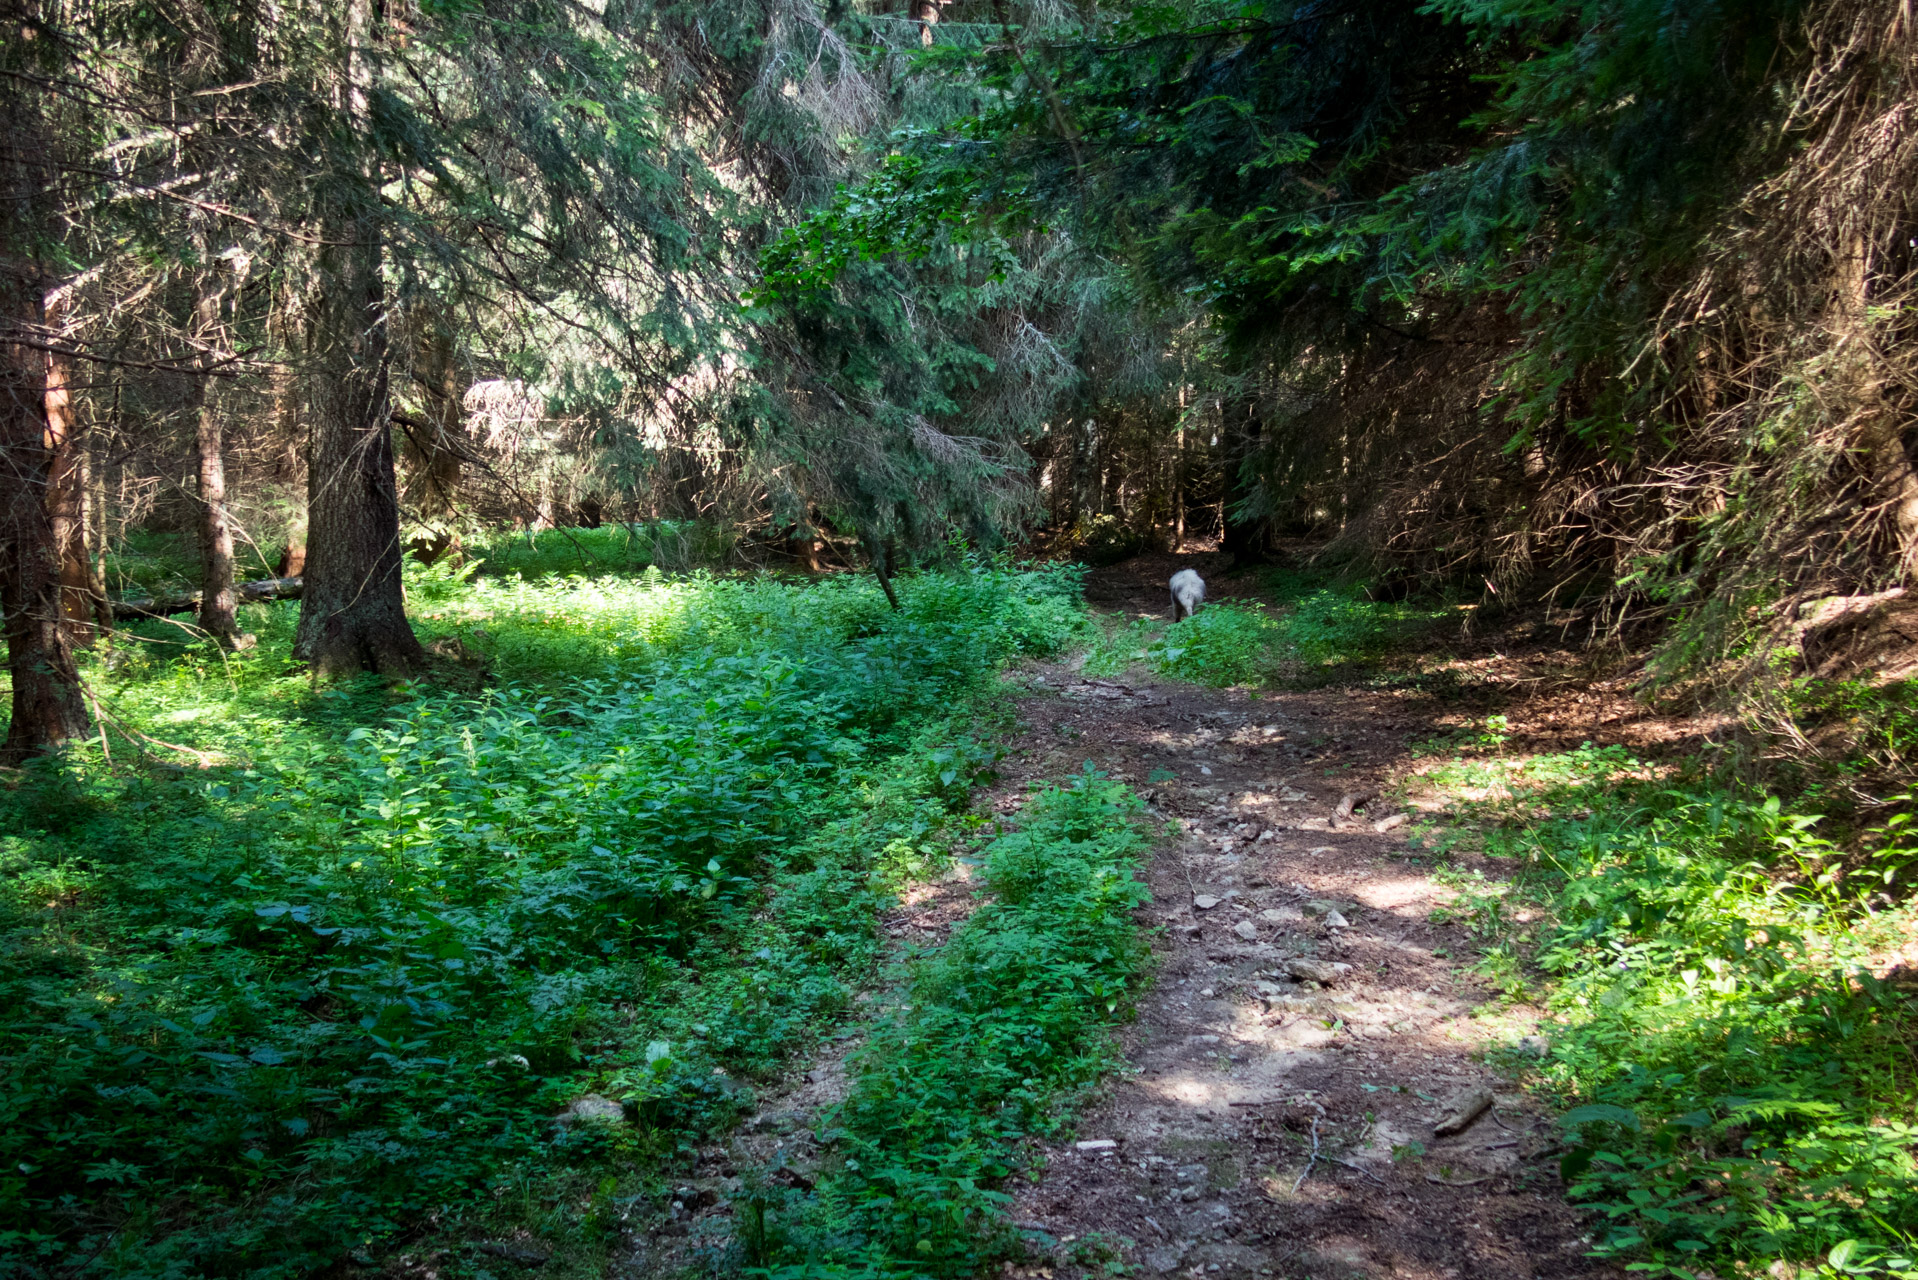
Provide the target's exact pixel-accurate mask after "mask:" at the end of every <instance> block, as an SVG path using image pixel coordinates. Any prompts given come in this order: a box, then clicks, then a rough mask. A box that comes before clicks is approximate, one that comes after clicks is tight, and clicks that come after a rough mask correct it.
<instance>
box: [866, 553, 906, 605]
mask: <svg viewBox="0 0 1918 1280" xmlns="http://www.w3.org/2000/svg"><path fill="white" fill-rule="evenodd" d="M860 542H862V543H863V544H865V548H866V559H867V560H869V561H871V562H872V576H873V577H875V578H877V579H879V589H880V590H881V591H883V592H885V593H886V603H887V604H889V605H891V606H892V610H893V612H894V613H897V612H899V596H898V593H896V592H895V591H894V590H893V589H892V574H891V572H890V567H889V566H888V565H887V563H886V561H887V560H888V559H890V558H891V555H892V544H891V543H890V542H882V541H880V540H879V539H877V538H861V539H860Z"/></svg>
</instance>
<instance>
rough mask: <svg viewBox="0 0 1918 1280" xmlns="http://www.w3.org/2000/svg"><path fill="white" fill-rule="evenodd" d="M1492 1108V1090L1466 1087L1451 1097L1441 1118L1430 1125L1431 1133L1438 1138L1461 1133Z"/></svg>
mask: <svg viewBox="0 0 1918 1280" xmlns="http://www.w3.org/2000/svg"><path fill="white" fill-rule="evenodd" d="M1491 1109H1492V1091H1491V1090H1490V1089H1486V1088H1483V1087H1480V1088H1477V1089H1468V1090H1466V1091H1465V1092H1464V1093H1462V1094H1460V1095H1459V1096H1458V1097H1457V1098H1455V1099H1453V1101H1452V1104H1451V1106H1450V1107H1449V1108H1447V1110H1448V1111H1449V1113H1450V1114H1448V1115H1447V1116H1446V1117H1445V1118H1444V1119H1443V1120H1440V1121H1439V1122H1438V1123H1437V1124H1436V1125H1434V1126H1432V1133H1433V1134H1434V1135H1435V1136H1437V1137H1440V1138H1449V1137H1451V1136H1452V1135H1453V1134H1455V1133H1463V1132H1465V1130H1467V1129H1468V1128H1470V1127H1471V1125H1472V1122H1473V1121H1474V1120H1476V1119H1478V1118H1479V1117H1480V1116H1482V1115H1484V1114H1485V1113H1486V1112H1487V1111H1490V1110H1491Z"/></svg>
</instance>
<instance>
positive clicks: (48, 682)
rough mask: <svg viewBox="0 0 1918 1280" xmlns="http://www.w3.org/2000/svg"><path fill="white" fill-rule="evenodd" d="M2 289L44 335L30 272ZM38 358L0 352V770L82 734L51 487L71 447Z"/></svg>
mask: <svg viewBox="0 0 1918 1280" xmlns="http://www.w3.org/2000/svg"><path fill="white" fill-rule="evenodd" d="M26 265H27V269H25V270H16V271H15V272H13V273H11V275H12V278H10V279H7V280H4V281H0V289H4V290H5V293H6V297H5V299H4V301H5V303H6V304H7V307H6V309H7V311H8V313H10V319H11V320H12V322H13V323H12V326H11V327H13V328H14V329H15V330H16V331H18V332H27V333H33V332H45V331H46V330H45V329H44V328H43V327H42V326H44V325H45V324H46V322H47V316H46V309H45V303H44V295H43V291H44V289H45V285H44V283H43V282H42V281H41V280H39V279H34V278H32V275H31V274H30V273H31V266H30V264H26ZM49 363H50V362H49V359H48V356H47V354H46V353H45V352H40V351H35V350H33V349H31V348H29V347H25V346H19V345H13V344H8V345H6V346H4V347H0V379H4V385H0V629H4V631H5V634H6V639H7V665H8V668H9V670H10V671H11V673H12V676H13V719H12V722H11V723H10V724H9V725H8V726H7V737H6V741H5V743H4V744H3V745H0V762H4V763H6V764H18V763H20V761H22V760H24V759H25V758H26V757H28V756H31V755H37V754H40V753H42V752H44V751H47V750H50V749H52V748H54V747H57V746H59V745H60V744H61V743H63V742H65V741H67V740H68V739H70V738H75V737H78V736H80V735H81V734H83V733H85V732H86V731H87V727H88V725H87V712H86V704H85V701H84V700H83V698H82V696H81V693H80V674H79V671H78V670H77V669H76V668H75V666H74V662H73V647H72V644H71V639H70V636H69V632H68V629H67V627H66V625H65V617H64V614H63V612H62V607H61V606H62V604H63V601H62V598H61V597H62V591H61V580H60V577H61V575H60V571H61V554H60V553H61V549H62V548H61V544H60V542H59V540H58V538H57V536H56V529H55V521H54V515H53V510H52V505H51V499H52V496H53V478H54V476H55V475H56V474H58V473H62V472H64V471H71V470H72V464H71V460H70V457H68V456H63V455H69V454H70V452H71V449H72V441H71V439H70V438H69V437H68V436H66V435H65V434H57V435H56V434H55V432H54V431H53V430H52V429H51V423H50V421H49V419H50V415H51V414H52V413H57V412H60V411H61V410H60V409H59V408H56V403H57V402H58V401H59V400H60V399H61V398H62V397H64V395H65V390H64V388H63V387H61V386H60V385H59V383H58V378H57V375H54V374H53V371H52V370H51V369H50V368H49Z"/></svg>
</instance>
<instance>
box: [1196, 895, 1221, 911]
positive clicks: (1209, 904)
mask: <svg viewBox="0 0 1918 1280" xmlns="http://www.w3.org/2000/svg"><path fill="white" fill-rule="evenodd" d="M1222 901H1223V899H1221V898H1215V897H1213V896H1212V895H1211V894H1209V893H1202V894H1200V895H1199V896H1198V897H1196V898H1194V899H1192V905H1193V906H1195V907H1197V908H1198V909H1199V910H1201V911H1210V910H1212V908H1214V907H1216V906H1218V905H1219V903H1220V902H1222Z"/></svg>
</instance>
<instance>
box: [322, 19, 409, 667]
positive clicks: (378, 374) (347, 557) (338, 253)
mask: <svg viewBox="0 0 1918 1280" xmlns="http://www.w3.org/2000/svg"><path fill="white" fill-rule="evenodd" d="M343 16H344V20H345V35H346V39H345V41H344V50H345V58H344V61H345V65H344V67H343V71H344V83H343V85H342V89H343V93H344V98H345V106H346V112H347V115H348V117H349V119H350V121H351V123H352V126H353V129H354V132H355V134H356V135H358V136H359V137H361V138H364V137H366V136H367V134H368V133H369V132H370V128H371V99H372V88H373V67H372V63H371V60H370V59H371V55H372V51H373V49H374V47H375V44H376V40H377V32H376V31H375V29H374V25H375V24H374V5H373V2H372V0H351V2H350V3H349V4H348V5H347V6H346V11H345V13H344V15H343ZM365 163H366V165H367V166H368V167H367V171H366V172H364V173H362V174H360V175H358V176H359V181H357V182H353V183H350V184H343V185H345V186H347V188H348V189H346V190H342V191H339V192H338V193H336V194H334V195H333V197H332V199H334V200H335V201H336V202H338V203H336V205H335V207H334V209H333V210H331V211H330V214H329V216H326V217H324V218H323V220H322V226H323V227H324V228H325V233H326V234H325V235H324V237H323V240H324V241H325V242H326V244H325V247H324V248H323V249H322V250H321V252H320V255H319V272H320V281H319V288H318V290H317V301H316V303H315V305H314V309H313V313H312V314H311V315H310V317H309V319H308V325H307V348H308V350H307V369H306V375H307V378H306V382H307V394H306V404H307V410H308V413H309V415H310V422H311V435H310V437H309V440H310V443H309V447H308V452H307V554H306V566H305V569H306V572H305V573H304V574H303V575H302V576H303V578H304V581H305V589H304V591H303V592H302V594H301V596H300V621H299V626H298V628H297V629H296V630H295V632H294V638H293V652H294V655H295V656H296V657H299V658H301V659H303V660H305V661H307V662H309V663H311V664H312V665H313V668H314V670H315V671H317V672H320V673H321V674H325V675H336V674H343V673H347V672H353V671H361V670H372V671H378V672H382V673H385V674H391V675H405V674H407V673H409V672H411V671H413V670H414V669H415V668H416V667H417V666H419V664H420V663H421V662H423V661H424V660H425V657H426V654H425V651H424V650H422V649H421V648H420V642H419V639H418V638H417V637H416V636H414V634H413V628H412V627H411V626H410V625H408V623H407V621H406V605H405V597H404V594H403V589H402V587H401V584H400V504H399V491H398V489H397V487H396V483H395V478H394V469H393V431H392V424H391V420H390V419H391V413H392V406H391V403H390V399H389V388H388V386H387V372H388V351H387V314H386V305H387V304H386V287H385V283H384V281H383V279H382V277H381V226H380V208H379V196H378V175H377V173H376V172H375V171H374V169H373V165H374V162H373V161H372V160H371V159H370V158H368V159H367V160H366V161H365Z"/></svg>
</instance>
